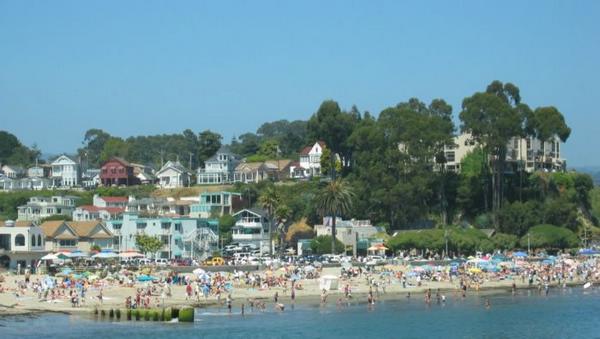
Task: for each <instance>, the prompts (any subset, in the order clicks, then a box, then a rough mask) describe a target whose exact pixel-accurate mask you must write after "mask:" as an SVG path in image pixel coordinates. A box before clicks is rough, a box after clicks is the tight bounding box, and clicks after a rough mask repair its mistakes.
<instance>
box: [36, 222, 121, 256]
mask: <svg viewBox="0 0 600 339" xmlns="http://www.w3.org/2000/svg"><path fill="white" fill-rule="evenodd" d="M40 228H41V229H42V232H43V233H44V236H45V239H46V246H45V248H46V250H47V251H51V252H58V251H74V250H80V251H82V252H89V251H90V250H91V249H92V248H93V247H95V246H97V247H100V249H112V248H113V234H112V232H111V231H110V230H109V229H108V228H107V227H106V226H105V225H104V224H103V223H102V222H100V221H63V220H54V221H46V222H44V223H42V224H41V225H40Z"/></svg>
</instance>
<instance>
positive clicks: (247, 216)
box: [231, 208, 271, 252]
mask: <svg viewBox="0 0 600 339" xmlns="http://www.w3.org/2000/svg"><path fill="white" fill-rule="evenodd" d="M233 217H234V218H235V220H236V221H235V226H233V227H232V228H231V232H232V234H231V237H232V240H233V242H237V243H243V244H252V245H254V246H256V247H257V248H258V249H260V250H261V251H262V252H269V248H270V246H271V241H270V239H271V236H270V232H269V218H267V213H266V212H265V211H264V210H262V209H259V208H246V209H243V210H241V211H239V212H237V213H235V214H233Z"/></svg>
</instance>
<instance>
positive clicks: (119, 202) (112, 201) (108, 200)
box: [92, 194, 129, 208]
mask: <svg viewBox="0 0 600 339" xmlns="http://www.w3.org/2000/svg"><path fill="white" fill-rule="evenodd" d="M128 202H129V198H127V197H101V196H100V195H98V194H94V197H93V198H92V204H94V206H96V207H119V208H125V207H127V203H128Z"/></svg>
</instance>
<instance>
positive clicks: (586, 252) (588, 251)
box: [579, 248, 600, 255]
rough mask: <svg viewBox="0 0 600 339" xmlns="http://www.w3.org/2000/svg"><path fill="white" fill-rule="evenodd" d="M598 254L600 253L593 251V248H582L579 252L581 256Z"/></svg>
mask: <svg viewBox="0 0 600 339" xmlns="http://www.w3.org/2000/svg"><path fill="white" fill-rule="evenodd" d="M598 253H600V252H598V251H596V250H594V249H591V248H582V249H580V250H579V254H581V255H594V254H598Z"/></svg>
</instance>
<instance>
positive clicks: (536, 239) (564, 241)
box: [521, 224, 579, 249]
mask: <svg viewBox="0 0 600 339" xmlns="http://www.w3.org/2000/svg"><path fill="white" fill-rule="evenodd" d="M528 241H529V243H530V245H531V247H533V248H548V249H564V248H572V247H577V245H578V244H579V239H578V238H577V236H576V235H575V233H573V232H572V231H571V230H569V229H567V228H564V227H558V226H554V225H548V224H545V225H537V226H534V227H532V228H530V229H529V237H528V235H527V234H526V235H524V236H523V237H522V238H521V246H522V247H527V244H528Z"/></svg>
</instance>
